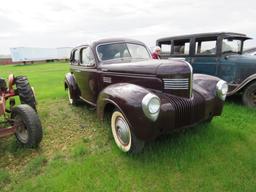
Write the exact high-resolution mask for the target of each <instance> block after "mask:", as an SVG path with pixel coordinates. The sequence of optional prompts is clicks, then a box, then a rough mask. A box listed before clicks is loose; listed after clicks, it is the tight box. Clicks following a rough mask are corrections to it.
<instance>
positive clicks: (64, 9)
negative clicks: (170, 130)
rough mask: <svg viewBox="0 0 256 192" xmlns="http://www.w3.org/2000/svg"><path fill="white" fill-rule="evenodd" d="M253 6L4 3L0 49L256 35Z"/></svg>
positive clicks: (192, 1)
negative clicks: (109, 39)
mask: <svg viewBox="0 0 256 192" xmlns="http://www.w3.org/2000/svg"><path fill="white" fill-rule="evenodd" d="M255 6H256V2H255V1H253V0H247V1H246V3H245V2H242V1H240V0H239V1H238V0H226V1H221V0H215V1H212V0H201V1H198V0H140V1H139V0H129V1H120V0H119V1H118V0H108V1H100V0H93V1H84V0H73V1H70V0H62V1H58V0H41V1H35V0H23V1H20V0H9V1H3V2H1V7H0V23H1V30H0V53H8V52H9V47H16V46H32V47H61V46H75V45H78V44H83V43H86V42H91V41H92V40H96V39H99V38H106V37H115V36H116V37H130V38H135V39H138V40H142V41H144V42H145V43H147V44H148V45H149V46H152V45H154V44H155V40H156V39H157V38H159V37H164V36H172V35H181V34H190V33H198V32H212V31H234V32H242V33H246V34H248V35H249V36H252V37H255V38H256V26H255V24H254V18H256V12H255ZM254 44H256V41H251V43H249V45H250V46H253V45H254Z"/></svg>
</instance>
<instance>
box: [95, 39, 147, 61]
mask: <svg viewBox="0 0 256 192" xmlns="http://www.w3.org/2000/svg"><path fill="white" fill-rule="evenodd" d="M97 54H98V57H99V60H100V61H107V60H113V59H125V58H128V59H149V58H150V54H149V52H148V51H147V49H146V47H145V46H143V45H139V44H133V43H111V44H103V45H99V46H98V47H97Z"/></svg>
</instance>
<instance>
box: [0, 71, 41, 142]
mask: <svg viewBox="0 0 256 192" xmlns="http://www.w3.org/2000/svg"><path fill="white" fill-rule="evenodd" d="M7 84H8V85H7ZM15 96H18V97H19V99H20V103H21V104H19V105H17V106H16V105H15V98H14V97H15ZM8 100H9V105H8V104H7V102H6V101H8ZM0 119H1V121H0V138H1V137H6V136H9V135H12V134H15V136H16V138H17V141H18V142H19V143H20V144H21V145H23V146H26V147H37V146H38V144H39V143H40V142H41V140H42V136H43V133H42V126H41V122H40V119H39V117H38V115H37V112H36V100H35V95H34V91H33V88H32V87H31V86H30V84H29V82H28V79H27V77H25V76H17V77H14V76H13V75H12V74H11V75H9V78H8V83H7V82H6V81H5V79H3V78H0Z"/></svg>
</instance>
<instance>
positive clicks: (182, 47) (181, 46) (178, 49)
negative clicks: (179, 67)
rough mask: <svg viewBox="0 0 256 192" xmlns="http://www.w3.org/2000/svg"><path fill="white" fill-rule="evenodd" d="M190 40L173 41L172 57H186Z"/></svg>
mask: <svg viewBox="0 0 256 192" xmlns="http://www.w3.org/2000/svg"><path fill="white" fill-rule="evenodd" d="M189 46H190V40H189V39H185V40H175V41H174V47H173V49H174V50H173V54H174V55H188V54H189Z"/></svg>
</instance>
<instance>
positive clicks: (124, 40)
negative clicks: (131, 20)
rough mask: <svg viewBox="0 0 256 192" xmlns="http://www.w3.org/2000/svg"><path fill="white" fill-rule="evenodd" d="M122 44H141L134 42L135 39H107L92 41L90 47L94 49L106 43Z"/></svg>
mask: <svg viewBox="0 0 256 192" xmlns="http://www.w3.org/2000/svg"><path fill="white" fill-rule="evenodd" d="M124 42H130V43H137V44H143V45H145V44H144V43H142V42H141V41H138V40H135V39H128V38H107V39H100V40H98V41H94V42H93V43H92V44H91V46H92V47H96V46H97V45H100V44H106V43H124Z"/></svg>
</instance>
